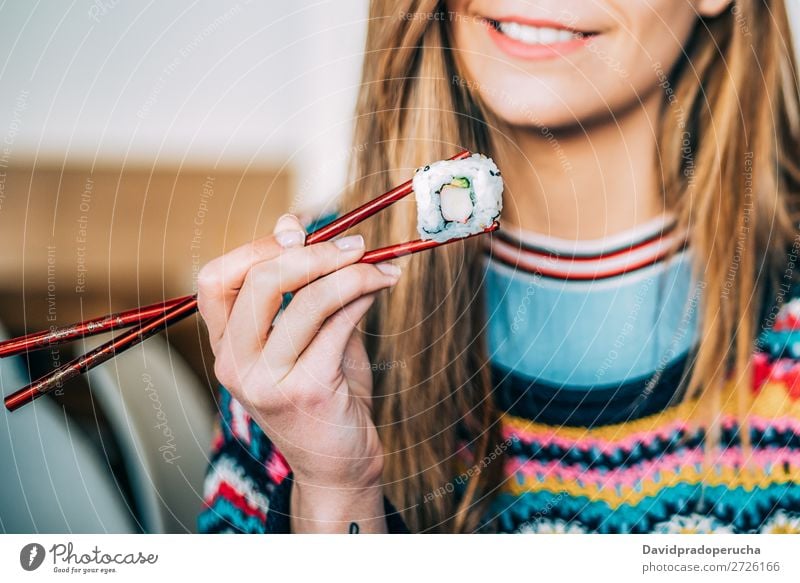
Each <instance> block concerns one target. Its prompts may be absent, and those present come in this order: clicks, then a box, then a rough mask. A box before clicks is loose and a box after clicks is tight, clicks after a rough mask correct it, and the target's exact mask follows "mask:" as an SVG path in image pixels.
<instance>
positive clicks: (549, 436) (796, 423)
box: [503, 415, 800, 453]
mask: <svg viewBox="0 0 800 583" xmlns="http://www.w3.org/2000/svg"><path fill="white" fill-rule="evenodd" d="M735 424H736V419H735V418H734V417H733V416H730V415H728V416H726V417H725V418H724V419H723V420H722V426H723V427H724V428H726V429H729V428H731V427H733V426H734V425H735ZM750 424H751V427H753V428H754V429H756V430H758V431H764V430H766V429H767V428H769V427H772V428H773V429H775V430H776V431H787V430H789V431H792V432H794V433H795V434H797V435H800V420H798V419H795V418H793V417H788V416H784V417H778V418H775V419H772V418H769V417H756V416H752V417H750ZM689 430H690V426H689V424H688V423H687V422H686V421H683V420H678V421H673V422H672V423H668V424H666V425H663V426H661V427H658V428H656V429H653V430H651V431H637V432H634V433H629V434H626V433H625V429H624V427H623V428H622V429H621V430H620V432H619V433H620V439H619V440H607V439H601V438H597V437H590V435H591V430H589V429H587V430H586V433H585V435H584V436H582V437H580V438H578V439H572V438H567V437H562V436H559V435H557V434H556V432H555V431H544V432H541V431H528V430H525V429H517V428H514V427H511V426H510V425H506V426H505V427H504V428H503V436H504V437H505V438H517V439H519V440H520V442H522V443H523V444H526V445H532V444H533V445H538V446H541V447H549V446H550V445H556V446H558V447H560V448H562V449H573V448H577V449H579V450H581V451H588V450H589V449H591V448H593V447H596V448H597V449H598V450H600V451H601V452H602V453H612V452H614V451H617V450H620V449H623V450H626V451H630V450H631V449H632V448H633V447H634V446H636V445H645V446H649V445H650V444H651V443H653V441H655V439H656V437H659V438H661V439H665V440H669V439H672V438H673V437H674V436H675V435H676V434H677V433H678V432H679V431H689Z"/></svg>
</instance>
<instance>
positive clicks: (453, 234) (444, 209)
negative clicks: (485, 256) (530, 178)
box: [412, 154, 503, 242]
mask: <svg viewBox="0 0 800 583" xmlns="http://www.w3.org/2000/svg"><path fill="white" fill-rule="evenodd" d="M412 186H413V188H414V197H415V198H416V201H417V230H418V231H419V234H420V237H421V238H422V239H432V240H434V241H438V242H444V241H449V240H450V239H455V238H461V237H466V236H468V235H473V234H475V233H479V232H481V231H483V230H484V229H486V228H487V227H489V226H490V225H491V224H492V223H493V222H494V221H495V220H496V219H497V217H499V216H500V211H501V210H502V208H503V199H502V194H503V179H502V178H501V177H500V170H498V169H497V166H496V165H495V163H494V162H493V161H492V159H491V158H487V157H486V156H484V155H483V154H473V155H472V156H470V157H468V158H464V159H463V160H441V161H439V162H435V163H433V164H430V165H428V166H425V167H424V168H418V169H417V171H416V173H415V174H414V178H413V180H412Z"/></svg>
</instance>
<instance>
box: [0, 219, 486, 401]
mask: <svg viewBox="0 0 800 583" xmlns="http://www.w3.org/2000/svg"><path fill="white" fill-rule="evenodd" d="M499 227H500V225H499V224H498V223H492V224H491V225H490V226H488V227H487V228H486V229H484V230H483V231H481V232H479V233H473V234H472V235H468V236H467V237H461V238H457V239H450V240H448V241H444V242H438V241H433V240H424V241H423V240H416V241H408V242H406V243H400V244H398V245H390V246H389V247H383V248H381V249H375V250H374V251H368V252H367V253H365V254H364V255H363V257H362V258H361V263H380V262H381V261H388V260H389V259H395V258H397V257H403V256H405V255H410V254H412V253H419V252H420V251H425V250H426V249H433V248H434V247H441V246H443V245H448V244H450V243H455V242H456V241H464V240H465V239H470V238H472V237H476V236H478V235H483V234H484V233H490V232H492V231H496V230H497V229H498V228H499ZM183 300H184V301H182V302H179V303H176V304H173V305H171V306H170V307H169V308H168V309H167V310H166V311H163V310H162V313H161V315H160V316H155V317H152V319H151V320H150V321H149V322H147V323H145V324H144V325H142V326H140V327H137V328H134V329H133V330H131V331H129V332H127V333H126V334H124V335H122V336H120V337H119V338H117V339H115V340H111V341H110V342H107V343H106V344H103V345H101V346H99V347H97V348H95V349H94V350H92V351H90V352H87V353H86V354H84V355H83V356H80V357H78V358H76V359H74V360H71V361H70V362H68V363H67V364H65V365H63V366H61V367H59V368H57V369H56V370H54V371H53V372H51V373H49V374H47V375H45V376H43V377H42V378H41V379H39V380H36V381H34V382H32V383H31V384H29V385H27V386H25V387H23V388H21V389H19V390H18V391H15V392H14V393H12V394H11V395H9V396H8V397H6V398H5V399H4V404H5V406H6V409H8V410H9V411H16V410H17V409H19V408H20V407H22V406H23V405H26V404H28V403H30V402H31V401H33V400H35V399H38V398H39V397H41V396H42V395H45V394H47V393H49V392H51V391H53V390H55V389H57V388H58V387H60V386H61V385H62V384H63V383H64V382H66V381H67V380H69V379H71V378H73V377H75V376H77V375H79V374H80V373H83V372H86V371H88V370H91V369H93V368H94V367H96V366H97V365H99V364H102V363H104V362H106V361H107V360H110V359H111V358H113V357H114V356H116V355H117V354H118V353H120V352H123V351H124V350H127V349H128V348H130V347H131V346H135V345H136V344H139V343H140V342H142V341H143V340H145V339H147V338H149V337H150V336H152V335H153V334H155V333H157V332H160V331H161V330H163V329H164V328H166V327H167V326H169V325H170V324H173V323H174V322H177V321H179V320H182V319H183V318H185V317H187V316H189V315H191V314H192V313H194V312H195V311H196V310H197V296H186V297H185V298H183ZM175 301H177V300H175Z"/></svg>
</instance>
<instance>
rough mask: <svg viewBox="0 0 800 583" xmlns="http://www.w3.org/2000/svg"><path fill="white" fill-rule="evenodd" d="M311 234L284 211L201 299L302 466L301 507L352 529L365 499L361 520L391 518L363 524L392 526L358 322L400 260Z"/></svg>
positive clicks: (358, 242)
mask: <svg viewBox="0 0 800 583" xmlns="http://www.w3.org/2000/svg"><path fill="white" fill-rule="evenodd" d="M304 241H305V231H304V230H303V227H302V225H301V224H300V222H299V221H298V220H297V219H296V218H295V217H293V216H291V215H284V216H283V217H281V218H280V219H279V220H278V223H277V224H276V226H275V231H274V234H273V235H272V236H271V237H265V238H263V239H259V240H257V241H254V242H252V243H250V244H248V245H244V246H242V247H239V248H237V249H235V250H233V251H231V252H230V253H227V254H226V255H223V256H222V257H219V258H217V259H215V260H213V261H211V262H210V263H208V264H207V265H206V266H205V267H203V269H202V270H201V271H200V273H199V275H198V304H199V309H200V313H201V315H202V317H203V319H204V320H205V322H206V325H207V327H208V332H209V337H210V340H211V346H212V349H213V351H214V356H215V358H216V361H215V365H214V370H215V373H216V375H217V378H218V379H219V381H220V382H221V383H222V384H223V385H224V386H225V387H226V388H227V389H228V390H229V391H230V392H231V394H232V395H233V396H234V397H235V398H236V399H237V400H238V401H239V402H240V403H241V404H242V405H243V406H244V407H245V409H246V410H247V411H248V412H249V413H250V414H251V416H252V417H253V419H254V420H255V421H256V422H257V423H258V424H259V426H260V427H261V428H262V429H263V430H264V432H265V433H266V434H267V436H268V437H269V438H270V439H271V440H272V442H273V443H274V444H275V445H276V446H277V447H278V449H279V450H280V451H281V453H282V454H283V455H284V457H285V458H286V460H287V462H288V463H289V465H290V467H291V468H292V471H293V473H294V480H295V483H294V491H293V495H292V508H293V510H297V511H298V512H299V513H301V514H302V516H301V517H299V518H304V519H307V520H314V519H315V517H318V518H319V519H320V520H324V521H326V524H328V525H333V524H334V523H335V524H336V527H335V530H338V531H340V532H341V531H343V528H342V526H341V524H338V522H339V521H345V522H350V521H353V522H357V520H355V517H350V516H341V517H339V516H338V515H340V514H345V515H347V514H352V512H353V511H354V510H353V509H354V508H359V507H362V508H363V510H364V512H365V516H360V517H358V518H359V519H360V520H362V521H363V520H364V519H367V520H372V521H376V520H377V516H380V517H381V520H380V521H379V522H378V523H375V524H373V527H374V528H365V525H364V523H363V522H361V523H360V527H361V530H362V531H366V530H380V524H383V521H382V514H383V497H382V494H380V487H379V483H380V476H381V472H382V469H383V450H382V447H381V443H380V440H379V438H378V433H377V431H376V429H375V425H374V423H373V421H372V415H371V398H372V374H371V366H370V363H369V361H368V359H367V354H366V351H365V349H364V344H363V342H362V340H361V338H360V335H359V333H358V331H357V330H356V326H357V324H358V322H359V321H360V320H361V318H362V317H363V316H364V314H365V313H366V312H367V310H368V309H369V307H370V306H371V305H372V302H373V301H374V296H375V293H376V292H378V291H379V290H381V289H384V288H387V287H390V286H392V285H394V284H395V283H397V281H398V278H399V277H400V270H399V268H397V267H396V266H394V265H391V264H381V265H377V266H375V265H368V264H363V263H356V262H357V261H358V260H359V259H360V258H361V256H362V255H363V253H364V240H363V238H361V237H360V236H358V235H356V236H351V237H345V238H342V239H339V240H336V241H333V242H326V243H317V244H314V245H309V246H304ZM289 292H291V293H293V294H294V295H293V297H292V300H291V302H290V303H289V304H288V306H287V307H286V308H285V310H284V311H283V312H282V313H280V315H279V310H280V307H281V302H282V300H283V294H285V293H289ZM359 500H367V501H369V502H368V504H367V506H368V507H364V504H363V503H361V502H359ZM378 505H379V507H378ZM293 513H294V512H293ZM376 513H377V516H376ZM351 518H352V520H351ZM302 522H304V524H305V526H306V527H307V526H309V524H306V523H305V521H302ZM323 526H324V525H323Z"/></svg>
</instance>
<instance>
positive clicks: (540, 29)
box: [486, 19, 597, 46]
mask: <svg viewBox="0 0 800 583" xmlns="http://www.w3.org/2000/svg"><path fill="white" fill-rule="evenodd" d="M486 22H487V24H488V25H489V26H490V27H491V28H492V29H493V30H494V31H496V32H497V33H499V34H500V35H502V36H504V37H506V38H508V39H510V40H512V41H515V42H518V43H523V44H526V45H531V46H552V45H559V44H567V43H573V42H575V41H584V40H586V39H587V38H591V37H593V36H596V34H597V33H595V32H588V31H579V30H573V29H570V28H566V27H563V26H560V25H556V24H555V23H553V25H548V24H528V23H522V22H518V21H516V20H492V19H486Z"/></svg>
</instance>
